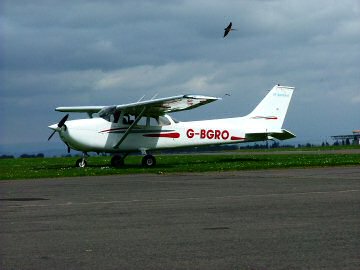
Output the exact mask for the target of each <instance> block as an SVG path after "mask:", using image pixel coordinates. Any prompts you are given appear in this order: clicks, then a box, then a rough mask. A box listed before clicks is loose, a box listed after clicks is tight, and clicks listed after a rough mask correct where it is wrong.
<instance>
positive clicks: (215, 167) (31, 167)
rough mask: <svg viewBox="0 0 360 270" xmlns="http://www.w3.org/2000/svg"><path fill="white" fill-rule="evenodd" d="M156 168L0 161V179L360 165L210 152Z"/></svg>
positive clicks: (357, 158) (166, 159) (164, 158)
mask: <svg viewBox="0 0 360 270" xmlns="http://www.w3.org/2000/svg"><path fill="white" fill-rule="evenodd" d="M156 158H157V165H156V167H155V168H151V169H148V168H142V167H141V166H140V163H141V156H129V157H128V158H127V159H126V162H125V166H124V167H123V168H112V167H110V165H109V164H110V157H90V158H89V159H88V164H89V166H88V167H86V168H83V169H81V168H75V166H74V164H75V161H76V159H77V158H76V157H71V158H29V159H25V158H16V159H2V160H0V179H1V180H8V179H25V178H27V179H29V178H53V177H70V176H95V175H114V174H141V173H155V174H163V173H181V172H210V171H218V172H221V171H236V170H258V169H275V168H304V167H328V166H348V165H359V166H360V155H359V154H324V153H321V152H320V153H316V154H298V153H293V154H283V153H282V154H276V153H275V154H271V155H269V154H261V153H259V152H257V153H256V154H255V153H254V154H251V153H250V154H242V155H239V154H236V153H234V154H230V153H228V154H209V155H206V154H204V155H200V154H195V155H158V156H156Z"/></svg>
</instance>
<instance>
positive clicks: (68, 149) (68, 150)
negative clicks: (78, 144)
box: [64, 142, 70, 154]
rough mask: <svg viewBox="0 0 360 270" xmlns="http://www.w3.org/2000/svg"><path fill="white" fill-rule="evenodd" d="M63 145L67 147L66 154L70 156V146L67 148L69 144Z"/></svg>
mask: <svg viewBox="0 0 360 270" xmlns="http://www.w3.org/2000/svg"><path fill="white" fill-rule="evenodd" d="M64 143H65V144H66V146H67V152H68V153H69V154H70V146H69V144H68V143H67V142H64Z"/></svg>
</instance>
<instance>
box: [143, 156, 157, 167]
mask: <svg viewBox="0 0 360 270" xmlns="http://www.w3.org/2000/svg"><path fill="white" fill-rule="evenodd" d="M142 165H143V167H154V166H155V165H156V159H155V157H154V156H152V155H146V156H144V157H143V159H142Z"/></svg>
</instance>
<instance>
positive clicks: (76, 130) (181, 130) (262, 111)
mask: <svg viewBox="0 0 360 270" xmlns="http://www.w3.org/2000/svg"><path fill="white" fill-rule="evenodd" d="M293 91H294V87H288V86H280V85H276V86H274V87H273V88H272V89H271V90H270V92H269V93H268V94H267V95H266V96H265V98H264V99H263V100H262V101H261V102H260V103H259V104H258V105H257V106H256V108H255V109H254V110H253V111H252V112H251V113H249V114H248V115H246V116H243V117H233V118H225V119H214V120H205V121H191V122H179V121H177V120H175V119H173V118H171V117H170V116H169V115H168V113H171V112H177V111H182V110H190V109H194V108H196V107H199V106H201V105H205V104H208V103H210V102H213V101H216V100H218V99H220V98H216V97H209V96H201V95H180V96H174V97H167V98H160V99H151V100H146V101H138V102H135V103H129V104H123V105H113V106H75V107H58V108H56V109H55V110H56V111H59V112H76V113H87V114H88V116H89V118H87V119H79V120H72V121H67V119H68V116H69V115H68V114H67V115H65V117H64V118H62V119H61V121H60V122H59V123H57V124H53V125H51V126H49V128H51V129H52V130H54V131H53V133H52V134H51V135H50V137H49V140H50V138H51V137H52V136H53V135H54V133H55V132H58V133H59V135H60V138H61V139H62V140H63V142H64V143H65V144H66V145H67V146H68V151H70V148H72V149H74V150H77V151H81V152H83V157H82V158H80V159H78V160H77V161H76V166H77V167H85V166H86V165H87V161H86V157H88V154H87V153H88V152H97V153H113V154H114V155H113V157H112V159H111V165H112V166H114V167H121V166H123V165H124V159H125V158H126V156H127V155H128V154H130V153H134V152H141V153H142V154H143V155H144V157H143V159H142V165H143V166H145V167H153V166H155V164H156V159H155V157H154V156H152V155H150V154H148V153H147V152H148V151H151V150H155V149H169V148H177V147H191V146H201V145H216V144H233V143H244V142H254V141H264V140H271V139H278V140H286V139H290V138H294V137H295V135H294V134H293V133H291V132H290V131H287V130H285V129H282V125H283V122H284V119H285V115H286V112H287V109H288V107H289V103H290V100H291V97H292V94H293ZM95 113H96V114H97V117H93V114H95Z"/></svg>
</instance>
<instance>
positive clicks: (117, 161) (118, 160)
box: [111, 155, 124, 168]
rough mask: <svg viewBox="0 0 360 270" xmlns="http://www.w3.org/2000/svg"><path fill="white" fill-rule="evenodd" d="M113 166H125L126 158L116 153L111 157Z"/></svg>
mask: <svg viewBox="0 0 360 270" xmlns="http://www.w3.org/2000/svg"><path fill="white" fill-rule="evenodd" d="M111 166H113V167H115V168H120V167H122V166H124V158H123V157H122V156H119V155H115V156H113V157H112V158H111Z"/></svg>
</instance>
